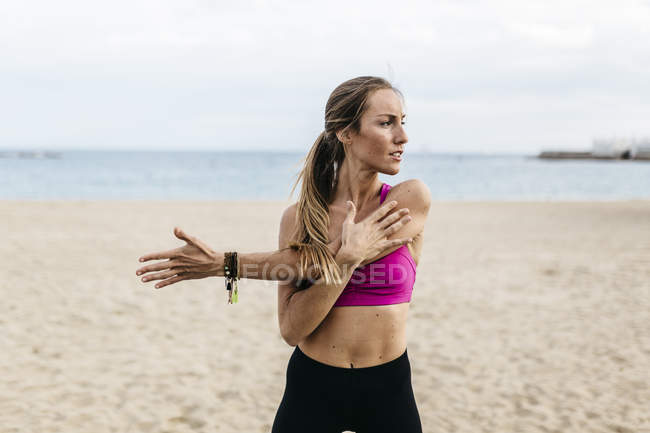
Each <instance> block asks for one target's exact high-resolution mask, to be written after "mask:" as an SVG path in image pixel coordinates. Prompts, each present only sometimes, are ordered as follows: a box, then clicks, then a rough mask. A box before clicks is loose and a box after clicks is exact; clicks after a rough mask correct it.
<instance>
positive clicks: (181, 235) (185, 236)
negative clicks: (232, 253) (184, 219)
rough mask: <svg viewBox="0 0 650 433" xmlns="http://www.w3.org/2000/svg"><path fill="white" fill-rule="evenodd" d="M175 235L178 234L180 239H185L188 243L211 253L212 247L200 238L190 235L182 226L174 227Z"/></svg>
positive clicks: (206, 252) (208, 253)
mask: <svg viewBox="0 0 650 433" xmlns="http://www.w3.org/2000/svg"><path fill="white" fill-rule="evenodd" d="M174 235H176V237H177V238H178V239H181V240H184V241H185V242H187V243H188V244H192V245H194V246H196V247H197V248H199V249H200V250H201V251H203V253H205V254H207V255H210V251H211V250H210V247H208V246H207V245H206V244H204V243H203V241H201V240H200V239H199V238H197V237H195V236H190V235H188V234H187V233H185V232H184V231H183V230H182V229H181V228H180V227H174Z"/></svg>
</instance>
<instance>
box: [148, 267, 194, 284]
mask: <svg viewBox="0 0 650 433" xmlns="http://www.w3.org/2000/svg"><path fill="white" fill-rule="evenodd" d="M184 272H185V270H184V269H183V268H177V269H170V270H167V271H164V272H158V273H157V274H151V275H145V276H144V277H142V282H143V283H146V282H147V281H155V280H164V279H165V278H169V277H173V276H174V275H177V274H182V273H184Z"/></svg>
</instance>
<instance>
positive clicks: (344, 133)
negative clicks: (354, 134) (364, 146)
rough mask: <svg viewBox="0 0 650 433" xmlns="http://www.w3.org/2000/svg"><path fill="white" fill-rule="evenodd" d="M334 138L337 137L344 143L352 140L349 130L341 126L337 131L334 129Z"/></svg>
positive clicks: (347, 143)
mask: <svg viewBox="0 0 650 433" xmlns="http://www.w3.org/2000/svg"><path fill="white" fill-rule="evenodd" d="M336 138H338V139H339V141H340V142H341V143H343V144H345V145H349V144H351V143H352V140H351V139H350V132H349V131H348V128H343V129H340V130H338V131H336Z"/></svg>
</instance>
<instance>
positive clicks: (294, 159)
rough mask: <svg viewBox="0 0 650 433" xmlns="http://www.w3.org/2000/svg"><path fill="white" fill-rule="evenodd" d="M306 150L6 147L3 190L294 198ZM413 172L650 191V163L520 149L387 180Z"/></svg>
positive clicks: (472, 185) (32, 195)
mask: <svg viewBox="0 0 650 433" xmlns="http://www.w3.org/2000/svg"><path fill="white" fill-rule="evenodd" d="M305 155H306V151H305V152H284V153H282V152H260V151H245V152H244V151H241V152H221V151H212V152H208V151H206V152H198V151H160V152H153V151H81V150H70V151H56V152H50V153H46V154H43V153H42V152H38V153H35V154H34V153H31V152H24V153H20V152H7V151H4V152H0V199H8V200H291V201H294V200H296V199H297V197H298V194H299V191H300V189H299V188H296V191H295V192H294V194H293V195H291V187H292V186H293V184H294V182H295V180H296V177H297V175H298V173H299V171H300V169H301V168H302V166H303V164H304V157H305ZM413 178H417V179H420V180H422V181H423V182H424V183H426V184H427V185H428V187H429V189H430V191H431V195H432V198H433V199H434V200H451V201H477V200H503V201H540V200H541V201H555V200H558V201H563V200H578V201H580V200H597V201H598V200H604V201H608V200H627V199H650V162H649V161H628V160H621V161H616V160H542V159H538V158H537V157H536V156H534V155H523V154H522V155H514V154H467V153H465V154H440V153H414V152H412V153H409V152H408V151H407V152H406V153H405V154H404V156H403V160H402V162H401V168H400V172H399V173H398V174H396V175H392V176H391V175H385V174H381V173H380V174H379V179H380V180H381V181H383V182H386V183H389V184H390V185H394V184H397V183H399V182H402V181H404V180H407V179H413Z"/></svg>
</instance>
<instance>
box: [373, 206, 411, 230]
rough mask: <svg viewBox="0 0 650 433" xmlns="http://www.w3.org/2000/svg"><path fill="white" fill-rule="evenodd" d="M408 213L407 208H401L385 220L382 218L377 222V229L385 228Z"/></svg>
mask: <svg viewBox="0 0 650 433" xmlns="http://www.w3.org/2000/svg"><path fill="white" fill-rule="evenodd" d="M408 213H409V210H408V208H402V209H400V210H398V211H396V212H393V213H392V214H390V215H388V216H387V217H386V218H384V219H383V220H381V221H380V222H379V227H381V228H386V227H388V226H389V225H391V224H393V223H394V222H395V221H397V220H398V219H400V218H402V217H403V216H404V215H406V214H408Z"/></svg>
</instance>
